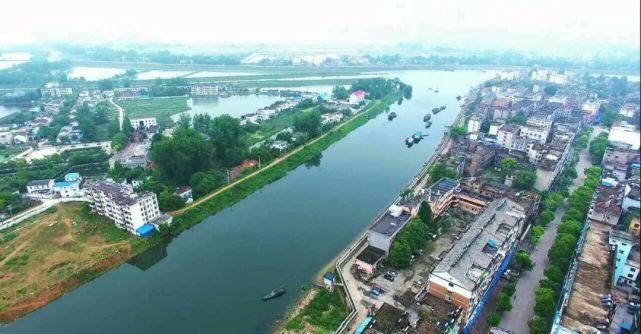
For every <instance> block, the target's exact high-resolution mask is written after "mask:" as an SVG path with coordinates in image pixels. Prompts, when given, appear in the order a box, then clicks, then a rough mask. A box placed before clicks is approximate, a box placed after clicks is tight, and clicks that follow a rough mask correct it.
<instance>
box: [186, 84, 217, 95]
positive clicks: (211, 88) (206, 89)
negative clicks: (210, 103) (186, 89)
mask: <svg viewBox="0 0 641 334" xmlns="http://www.w3.org/2000/svg"><path fill="white" fill-rule="evenodd" d="M191 95H192V96H217V95H218V86H217V85H215V84H205V83H201V84H195V85H191Z"/></svg>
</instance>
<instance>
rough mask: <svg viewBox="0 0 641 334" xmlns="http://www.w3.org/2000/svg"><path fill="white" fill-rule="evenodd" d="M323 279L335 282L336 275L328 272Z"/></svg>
mask: <svg viewBox="0 0 641 334" xmlns="http://www.w3.org/2000/svg"><path fill="white" fill-rule="evenodd" d="M323 278H325V279H328V280H330V281H333V280H334V274H333V273H331V272H327V273H325V275H323Z"/></svg>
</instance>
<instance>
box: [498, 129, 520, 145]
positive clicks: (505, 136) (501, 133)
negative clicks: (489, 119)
mask: <svg viewBox="0 0 641 334" xmlns="http://www.w3.org/2000/svg"><path fill="white" fill-rule="evenodd" d="M518 135H519V128H518V127H516V126H514V125H511V124H506V125H503V126H502V127H501V128H500V129H499V130H498V132H497V143H498V144H499V145H500V146H501V147H503V148H506V149H511V148H512V139H513V138H514V137H516V136H518Z"/></svg>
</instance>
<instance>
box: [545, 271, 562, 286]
mask: <svg viewBox="0 0 641 334" xmlns="http://www.w3.org/2000/svg"><path fill="white" fill-rule="evenodd" d="M543 274H544V275H545V277H546V278H547V279H548V280H549V281H550V282H553V283H556V284H559V285H560V284H561V283H563V280H565V275H564V274H563V272H562V271H561V269H559V267H557V266H548V267H547V268H545V270H544V271H543Z"/></svg>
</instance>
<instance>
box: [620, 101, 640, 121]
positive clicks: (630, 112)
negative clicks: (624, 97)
mask: <svg viewBox="0 0 641 334" xmlns="http://www.w3.org/2000/svg"><path fill="white" fill-rule="evenodd" d="M638 111H639V105H638V104H633V103H626V104H624V105H623V106H621V108H620V109H619V115H621V116H623V117H627V118H634V115H636V113H637V112H638Z"/></svg>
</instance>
